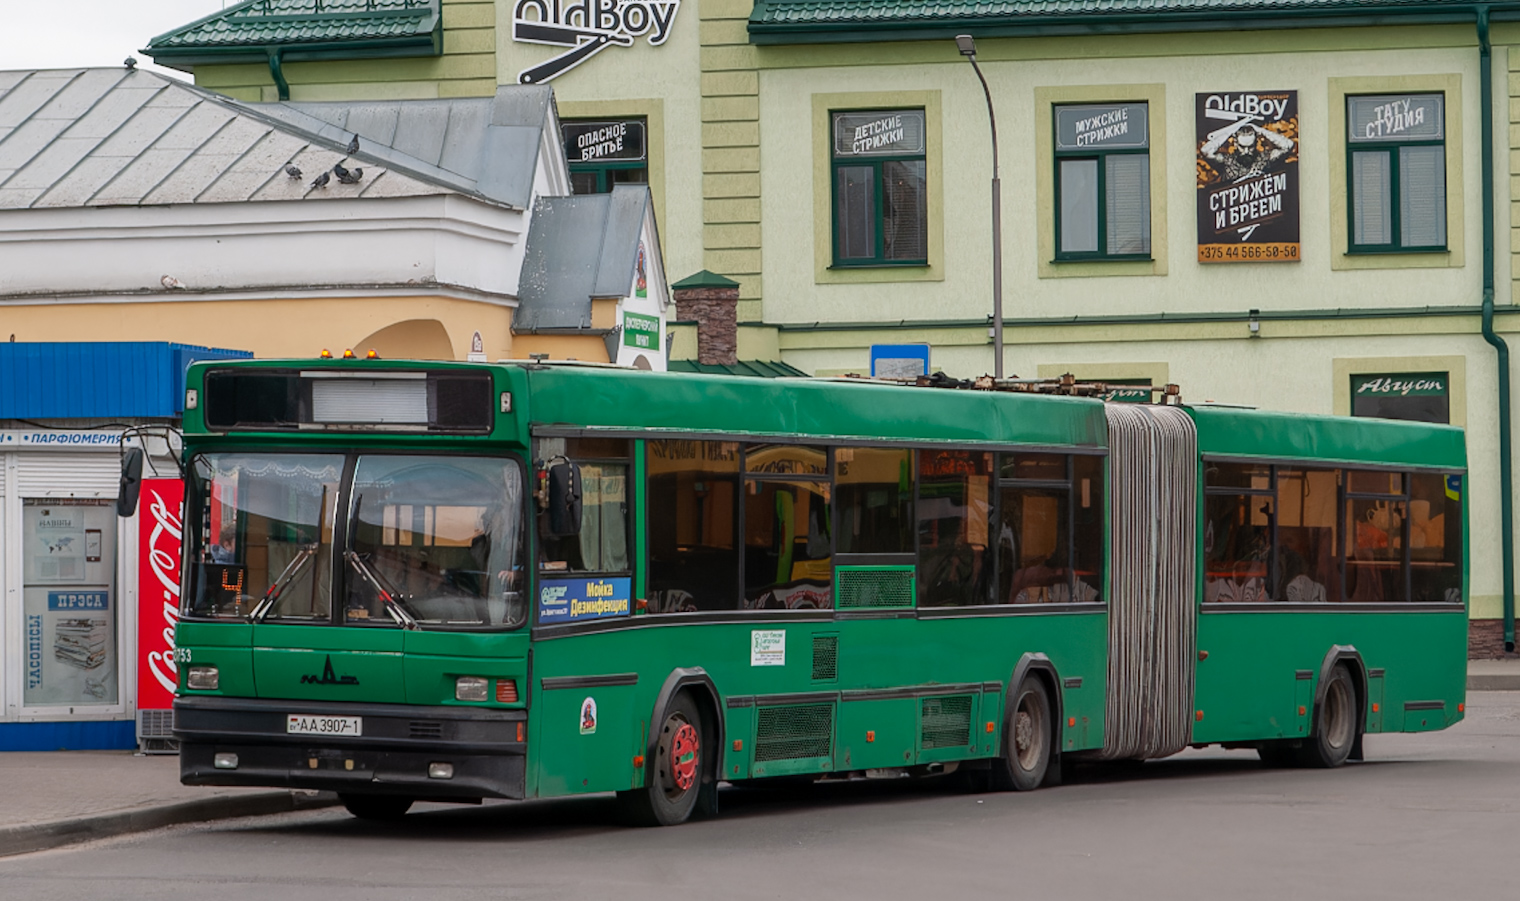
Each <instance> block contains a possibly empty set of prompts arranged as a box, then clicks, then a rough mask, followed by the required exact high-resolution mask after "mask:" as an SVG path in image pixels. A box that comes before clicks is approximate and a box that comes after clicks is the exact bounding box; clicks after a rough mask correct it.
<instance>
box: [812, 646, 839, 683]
mask: <svg viewBox="0 0 1520 901" xmlns="http://www.w3.org/2000/svg"><path fill="white" fill-rule="evenodd" d="M838 678H839V636H838V635H814V636H813V681H814V682H833V681H834V680H836V679H838Z"/></svg>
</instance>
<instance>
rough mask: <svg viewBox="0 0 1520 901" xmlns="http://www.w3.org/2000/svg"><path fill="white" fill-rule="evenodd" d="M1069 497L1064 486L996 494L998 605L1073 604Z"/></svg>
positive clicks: (1019, 489)
mask: <svg viewBox="0 0 1520 901" xmlns="http://www.w3.org/2000/svg"><path fill="white" fill-rule="evenodd" d="M1069 494H1070V489H1068V488H1023V487H1019V488H1003V489H1002V491H1001V492H1000V493H999V496H998V507H999V514H1000V519H1001V522H1000V524H999V531H998V575H999V583H1000V584H999V587H998V597H997V602H998V603H999V604H1065V603H1069V602H1070V601H1071V600H1072V596H1071V568H1070V566H1069V561H1070V554H1069V553H1068V551H1069V549H1068V547H1067V540H1066V536H1067V534H1068V531H1069V530H1068V528H1067V526H1068V522H1067V519H1068V510H1069V503H1068V501H1069V498H1068V495H1069ZM1082 600H1091V598H1083V599H1082Z"/></svg>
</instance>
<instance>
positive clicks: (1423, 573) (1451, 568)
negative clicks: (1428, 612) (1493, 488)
mask: <svg viewBox="0 0 1520 901" xmlns="http://www.w3.org/2000/svg"><path fill="white" fill-rule="evenodd" d="M1462 481H1463V480H1462V476H1460V475H1455V474H1453V475H1447V474H1445V473H1424V472H1422V473H1415V474H1413V475H1411V476H1410V477H1409V557H1410V561H1409V565H1410V569H1411V572H1410V578H1411V580H1412V582H1413V586H1414V594H1413V596H1412V598H1411V600H1415V601H1447V602H1450V603H1461V602H1462Z"/></svg>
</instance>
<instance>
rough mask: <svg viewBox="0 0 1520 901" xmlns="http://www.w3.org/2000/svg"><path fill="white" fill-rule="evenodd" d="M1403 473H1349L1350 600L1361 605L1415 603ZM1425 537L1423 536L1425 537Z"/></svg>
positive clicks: (1348, 557) (1347, 591)
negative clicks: (1410, 580)
mask: <svg viewBox="0 0 1520 901" xmlns="http://www.w3.org/2000/svg"><path fill="white" fill-rule="evenodd" d="M1403 491H1404V478H1403V474H1402V473H1389V472H1366V471H1362V472H1358V471H1355V470H1352V471H1350V472H1348V473H1347V480H1346V521H1345V533H1346V537H1345V543H1346V600H1348V601H1355V602H1360V603H1377V602H1381V601H1407V600H1409V585H1408V570H1407V569H1406V568H1405V565H1404V563H1405V553H1404V535H1405V531H1406V530H1405V526H1406V522H1405V520H1407V519H1408V517H1409V505H1408V501H1407V500H1406V499H1405V498H1404V496H1403ZM1423 537H1424V536H1422V538H1423Z"/></svg>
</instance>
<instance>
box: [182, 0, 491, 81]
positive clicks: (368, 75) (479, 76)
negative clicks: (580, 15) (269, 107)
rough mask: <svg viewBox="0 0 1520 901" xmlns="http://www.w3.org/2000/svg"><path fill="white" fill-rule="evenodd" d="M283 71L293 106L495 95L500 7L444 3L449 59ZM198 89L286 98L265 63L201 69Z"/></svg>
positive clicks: (293, 66)
mask: <svg viewBox="0 0 1520 901" xmlns="http://www.w3.org/2000/svg"><path fill="white" fill-rule="evenodd" d="M509 10H510V7H509ZM283 71H284V73H285V80H286V81H287V82H289V83H290V99H291V100H419V99H430V98H435V97H489V96H491V95H492V94H494V93H496V6H495V3H494V2H493V0H443V55H442V56H420V57H403V58H400V59H358V60H334V61H332V62H305V63H301V62H296V63H286V64H285V65H284V66H283ZM195 83H196V84H197V85H199V86H200V87H203V88H207V89H209V90H213V91H216V92H218V93H221V94H226V95H228V96H229V97H234V98H236V99H238V100H250V101H274V100H278V99H279V95H278V92H277V91H276V90H275V85H274V78H273V77H272V76H271V75H270V74H269V67H268V66H267V65H264V64H258V63H255V64H239V65H228V66H206V65H203V66H197V67H196V68H195Z"/></svg>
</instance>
